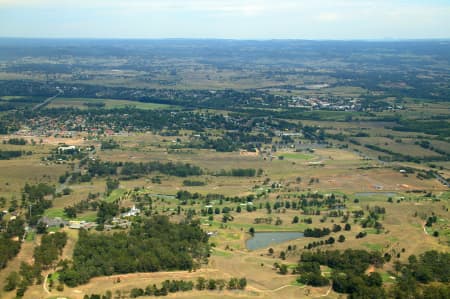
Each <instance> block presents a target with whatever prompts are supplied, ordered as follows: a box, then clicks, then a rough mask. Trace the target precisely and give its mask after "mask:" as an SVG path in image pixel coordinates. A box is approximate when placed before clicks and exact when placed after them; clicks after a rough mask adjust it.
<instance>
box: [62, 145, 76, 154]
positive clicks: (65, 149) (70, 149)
mask: <svg viewBox="0 0 450 299" xmlns="http://www.w3.org/2000/svg"><path fill="white" fill-rule="evenodd" d="M75 151H77V147H76V146H75V145H70V146H60V147H58V153H60V154H64V153H66V152H70V153H73V152H75Z"/></svg>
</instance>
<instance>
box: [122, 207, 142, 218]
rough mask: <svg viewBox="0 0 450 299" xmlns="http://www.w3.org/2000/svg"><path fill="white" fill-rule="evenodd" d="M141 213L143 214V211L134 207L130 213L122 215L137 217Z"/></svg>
mask: <svg viewBox="0 0 450 299" xmlns="http://www.w3.org/2000/svg"><path fill="white" fill-rule="evenodd" d="M139 213H141V210H140V209H138V208H136V206H134V205H133V207H132V208H131V210H129V211H128V212H125V213H122V214H121V216H122V217H125V218H126V217H133V216H136V215H139Z"/></svg>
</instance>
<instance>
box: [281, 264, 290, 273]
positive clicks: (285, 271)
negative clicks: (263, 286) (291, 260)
mask: <svg viewBox="0 0 450 299" xmlns="http://www.w3.org/2000/svg"><path fill="white" fill-rule="evenodd" d="M279 271H280V274H281V275H286V274H287V273H288V267H287V265H285V264H281V265H280V268H279Z"/></svg>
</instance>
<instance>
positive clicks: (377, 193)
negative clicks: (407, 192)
mask: <svg viewBox="0 0 450 299" xmlns="http://www.w3.org/2000/svg"><path fill="white" fill-rule="evenodd" d="M396 195H397V193H395V192H357V193H355V196H356V197H358V196H359V197H366V196H386V197H393V196H396Z"/></svg>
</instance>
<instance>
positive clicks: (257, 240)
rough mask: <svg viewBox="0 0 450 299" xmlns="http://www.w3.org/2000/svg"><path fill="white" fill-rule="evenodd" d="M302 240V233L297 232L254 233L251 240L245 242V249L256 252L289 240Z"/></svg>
mask: <svg viewBox="0 0 450 299" xmlns="http://www.w3.org/2000/svg"><path fill="white" fill-rule="evenodd" d="M298 238H303V233H299V232H264V233H255V235H254V236H253V238H251V239H248V240H247V242H246V246H247V249H249V250H256V249H261V248H266V247H268V246H269V245H276V244H278V243H282V242H286V241H289V240H295V239H298Z"/></svg>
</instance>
